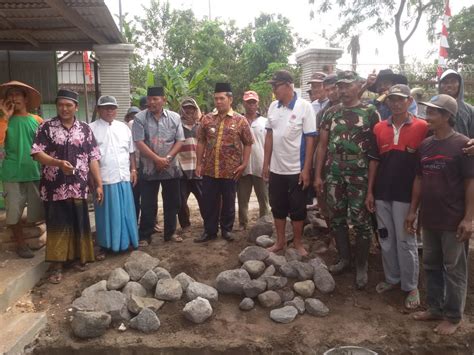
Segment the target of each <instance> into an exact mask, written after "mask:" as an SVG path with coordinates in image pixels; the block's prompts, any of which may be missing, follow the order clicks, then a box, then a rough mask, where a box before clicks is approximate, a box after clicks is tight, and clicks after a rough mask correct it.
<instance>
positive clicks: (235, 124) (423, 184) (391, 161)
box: [0, 70, 474, 334]
mask: <svg viewBox="0 0 474 355" xmlns="http://www.w3.org/2000/svg"><path fill="white" fill-rule="evenodd" d="M309 83H310V84H311V87H312V98H313V101H312V102H311V103H310V102H308V101H306V100H305V99H303V98H302V97H299V96H298V95H297V94H296V92H295V90H294V82H293V77H292V75H291V74H290V73H289V72H288V71H285V70H281V71H277V72H275V73H274V75H273V77H272V79H271V80H270V81H269V84H270V85H271V86H272V90H273V94H274V97H275V99H276V100H275V101H274V102H272V104H271V105H270V107H269V108H268V113H267V117H262V116H260V114H259V107H258V104H259V97H258V94H257V93H256V92H254V91H247V92H245V93H244V96H243V105H244V108H245V115H240V114H238V113H237V112H235V111H234V110H233V109H232V103H233V99H234V97H233V93H232V88H231V85H230V84H229V83H217V84H216V86H215V92H214V104H215V110H214V111H212V112H210V113H208V114H206V115H202V114H201V111H200V108H199V106H198V104H197V102H196V101H195V100H194V99H192V98H184V99H183V100H182V103H181V107H180V110H179V113H176V112H173V111H170V110H168V109H166V108H165V106H166V96H165V92H164V89H163V88H162V87H150V88H148V91H147V97H146V101H145V102H142V103H141V104H142V105H143V107H141V109H138V108H136V107H132V108H131V109H130V110H129V111H128V113H127V117H126V122H127V124H125V123H124V122H121V121H119V120H117V108H118V104H117V101H116V100H115V98H114V97H112V96H102V97H101V98H100V99H99V100H98V103H97V107H98V113H99V119H98V120H97V121H95V122H93V123H92V124H90V125H87V124H85V123H83V122H81V121H79V120H78V119H77V118H76V116H75V113H76V111H77V109H78V99H79V98H78V95H77V93H74V92H71V91H68V90H60V91H59V92H58V95H57V98H56V106H57V116H56V117H55V118H52V119H50V120H48V121H45V122H42V120H41V118H39V117H38V116H34V115H31V114H30V113H29V112H31V111H32V109H34V108H37V107H38V106H39V103H40V95H39V93H38V92H37V91H36V90H35V89H34V88H31V87H29V86H27V85H25V84H23V83H19V82H10V83H7V84H4V85H1V86H0V96H1V97H2V98H3V101H1V104H0V116H1V117H0V119H2V118H6V119H7V120H8V126H7V130H6V138H5V154H6V157H5V160H4V162H3V174H2V181H3V182H4V188H5V193H6V209H7V224H8V225H9V226H10V227H11V229H12V232H13V235H14V237H15V239H16V241H17V245H18V249H17V251H18V255H20V256H21V257H31V256H32V255H33V254H32V252H31V250H29V248H28V247H27V246H26V244H25V241H24V239H23V235H22V225H21V215H22V213H23V209H24V207H25V205H26V204H27V205H28V221H37V220H41V219H42V218H45V220H46V225H47V232H48V238H47V246H46V260H47V261H50V262H52V269H51V274H50V278H49V280H50V281H51V282H53V283H59V282H60V281H61V278H62V268H63V266H64V265H71V266H73V267H75V268H77V269H80V270H81V269H83V268H84V266H85V264H86V263H88V262H90V261H93V260H94V259H103V258H104V257H105V253H106V252H107V251H114V252H118V251H124V250H128V249H129V248H137V247H138V246H147V245H148V244H149V243H151V241H152V235H153V234H154V233H155V231H156V226H157V211H158V203H157V202H158V193H159V190H160V187H161V189H162V200H163V221H164V228H163V237H164V240H165V241H172V242H181V241H182V240H183V239H182V236H183V235H184V234H181V235H178V233H177V220H179V223H180V225H181V228H182V230H183V232H185V231H187V230H188V229H189V227H190V211H189V208H188V205H187V199H188V197H189V195H190V193H193V195H194V196H195V197H196V200H197V203H198V205H199V211H200V213H201V216H202V219H203V222H204V231H203V233H202V235H200V236H198V237H197V238H195V239H194V241H195V242H197V243H203V242H208V241H211V240H214V239H216V238H217V235H218V231H219V229H220V233H221V236H222V238H223V239H225V240H227V241H231V240H233V239H234V235H233V234H232V231H233V230H234V228H233V226H234V220H235V198H236V195H237V197H238V206H239V226H238V229H239V230H244V229H246V228H247V225H248V203H249V199H250V195H251V191H252V188H253V189H254V190H255V193H256V195H257V198H258V202H259V212H260V216H264V215H266V214H268V213H269V207H268V204H270V206H271V213H272V214H273V218H274V223H275V229H276V234H277V238H276V242H275V244H274V245H273V246H272V247H270V248H269V250H270V251H272V252H278V251H280V250H282V249H284V248H285V247H286V244H287V242H286V236H285V230H286V221H287V217H289V218H290V220H291V223H292V228H293V235H294V239H293V244H294V247H295V249H296V250H297V251H298V252H299V253H300V254H301V256H306V255H308V252H307V250H306V249H305V246H304V245H303V242H302V234H303V227H304V222H305V219H306V211H307V204H308V201H310V203H309V204H311V203H312V200H313V198H312V196H311V197H310V199H309V200H308V195H309V191H310V190H311V189H313V191H314V192H315V194H316V196H317V204H318V205H319V207H320V208H321V211H322V213H323V215H324V217H325V218H326V220H327V222H328V225H329V228H330V232H331V234H332V235H333V236H334V239H335V242H336V248H337V251H338V256H339V258H338V261H337V262H336V263H334V264H333V265H331V266H330V267H329V270H330V271H331V272H332V273H334V274H339V273H342V272H344V271H346V270H349V269H350V267H351V265H352V264H353V263H354V265H355V269H356V275H355V285H356V288H357V289H363V288H365V287H366V286H367V283H368V255H369V248H370V245H371V241H372V237H373V228H374V224H373V221H372V219H371V214H372V213H375V215H376V220H377V232H378V233H377V234H378V240H379V243H380V246H381V250H382V261H383V267H384V272H385V280H384V281H382V282H380V283H378V284H377V287H376V290H377V292H379V293H382V292H385V291H388V290H391V289H394V288H396V287H398V284H400V287H401V289H402V291H405V292H407V296H406V300H405V306H406V307H407V308H409V309H415V308H417V307H418V306H419V304H420V296H419V291H418V273H419V260H418V249H417V241H416V233H417V228H416V226H415V220H416V219H418V220H420V223H421V225H422V232H423V249H424V255H423V266H424V269H425V271H426V275H427V296H428V297H427V300H428V310H427V311H425V312H417V313H415V314H414V317H415V319H418V320H431V319H441V320H442V322H441V323H440V324H439V325H438V327H437V328H436V331H437V332H438V333H440V334H451V333H453V332H454V331H456V329H457V328H458V326H459V324H460V321H461V319H462V314H463V309H464V304H465V297H466V288H467V253H468V247H467V243H468V240H469V238H470V236H471V234H472V232H473V220H474V190H473V189H474V184H473V181H474V180H473V179H474V164H473V163H474V158H473V155H474V145H473V143H474V142H473V141H472V140H470V138H471V139H472V138H473V137H474V121H473V120H474V110H473V108H472V107H471V106H470V105H468V104H466V103H465V102H464V100H463V81H462V77H461V75H460V74H459V73H457V72H455V71H452V70H448V71H446V72H445V73H444V74H443V76H442V77H441V78H440V82H439V90H440V94H439V95H436V96H434V97H433V98H432V99H431V100H430V101H428V102H419V103H418V105H422V106H424V107H426V117H424V118H420V117H417V105H416V103H415V102H414V100H413V97H412V96H411V92H410V88H409V87H408V86H407V80H406V78H405V77H404V76H403V75H400V74H394V73H393V72H392V71H391V70H386V71H381V72H380V73H379V75H377V76H375V75H373V76H369V78H368V79H367V80H364V79H362V78H361V77H359V76H358V75H357V73H355V72H352V71H342V72H339V73H337V74H327V73H322V72H321V73H319V72H318V73H315V74H313V76H312V78H311V80H310V82H309ZM366 90H369V91H372V92H375V93H377V94H378V97H377V99H375V100H373V101H372V102H364V100H363V99H362V97H363V95H364V92H365V91H366ZM429 132H431V133H429ZM40 164H41V172H40ZM90 187H91V188H92V189H93V193H94V199H95V215H96V225H97V240H96V242H97V245H98V246H99V247H100V250H99V251H98V252H97V251H96V252H94V243H93V239H92V235H91V231H90V223H89V217H88V206H87V194H88V191H89V188H90ZM39 197H41V200H42V201H43V203H44V208H43V206H42V204H41V202H40V200H39ZM420 202H421V208H420V209H419V205H420ZM418 211H419V212H418ZM43 216H44V217H43ZM137 223H138V224H137ZM351 226H352V227H353V231H354V236H355V251H354V258H353V257H352V253H351V249H352V246H351V243H350V239H349V228H350V227H351Z"/></svg>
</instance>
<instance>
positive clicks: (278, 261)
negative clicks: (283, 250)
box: [265, 253, 286, 269]
mask: <svg viewBox="0 0 474 355" xmlns="http://www.w3.org/2000/svg"><path fill="white" fill-rule="evenodd" d="M285 263H286V258H285V257H284V256H283V255H278V254H275V253H270V255H269V256H268V258H266V259H265V264H267V265H273V266H275V268H276V269H279V268H280V267H281V266H282V265H283V264H285Z"/></svg>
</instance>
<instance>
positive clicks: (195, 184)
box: [178, 178, 204, 228]
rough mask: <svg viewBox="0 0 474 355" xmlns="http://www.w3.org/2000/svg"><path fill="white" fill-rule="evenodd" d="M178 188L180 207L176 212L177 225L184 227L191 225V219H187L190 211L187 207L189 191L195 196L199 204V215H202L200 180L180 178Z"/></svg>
mask: <svg viewBox="0 0 474 355" xmlns="http://www.w3.org/2000/svg"><path fill="white" fill-rule="evenodd" d="M179 190H180V193H181V208H180V209H179V212H178V220H179V225H180V226H181V228H186V227H189V226H190V225H191V221H190V219H189V217H190V213H189V207H188V198H189V195H190V194H191V193H192V194H193V195H194V197H195V198H196V200H197V203H198V205H199V212H200V213H201V217H203V214H202V209H203V206H202V180H201V179H187V178H181V179H180V186H179ZM203 218H204V217H203Z"/></svg>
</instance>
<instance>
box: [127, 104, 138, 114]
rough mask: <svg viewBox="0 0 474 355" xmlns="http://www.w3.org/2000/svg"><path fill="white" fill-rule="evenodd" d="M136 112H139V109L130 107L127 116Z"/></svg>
mask: <svg viewBox="0 0 474 355" xmlns="http://www.w3.org/2000/svg"><path fill="white" fill-rule="evenodd" d="M138 112H140V109H139V108H138V107H137V106H130V108H129V109H128V110H127V115H130V114H132V113H138Z"/></svg>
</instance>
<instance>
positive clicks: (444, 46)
mask: <svg viewBox="0 0 474 355" xmlns="http://www.w3.org/2000/svg"><path fill="white" fill-rule="evenodd" d="M450 17H451V9H450V8H449V0H446V2H445V6H444V14H443V24H442V28H441V35H440V38H439V57H438V68H437V73H436V74H437V76H438V78H439V77H441V74H443V70H444V69H446V63H447V60H448V48H449V44H448V28H449V18H450Z"/></svg>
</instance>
